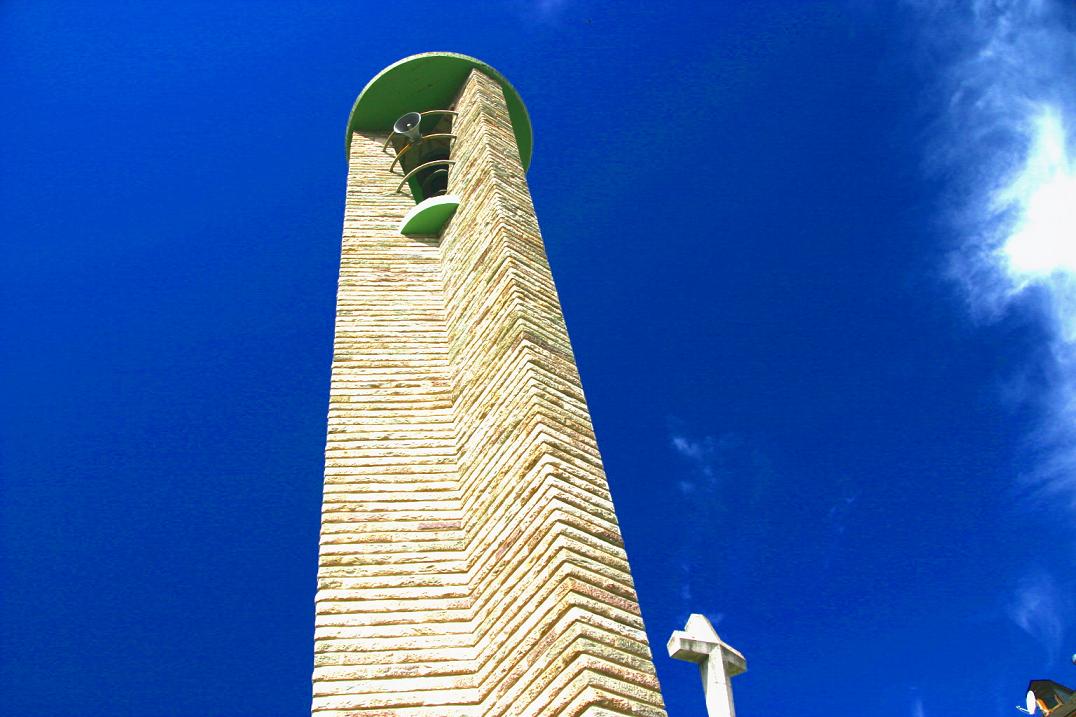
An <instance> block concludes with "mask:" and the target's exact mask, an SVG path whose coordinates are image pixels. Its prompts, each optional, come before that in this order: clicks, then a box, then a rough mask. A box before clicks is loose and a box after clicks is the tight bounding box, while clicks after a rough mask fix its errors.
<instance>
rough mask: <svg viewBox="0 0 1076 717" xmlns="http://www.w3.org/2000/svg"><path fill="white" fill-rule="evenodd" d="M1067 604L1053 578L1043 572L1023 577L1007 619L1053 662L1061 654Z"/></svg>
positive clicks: (1009, 608) (1067, 609) (1066, 617)
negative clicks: (1035, 643) (1030, 638)
mask: <svg viewBox="0 0 1076 717" xmlns="http://www.w3.org/2000/svg"><path fill="white" fill-rule="evenodd" d="M1069 609H1070V605H1069V602H1068V599H1067V598H1066V597H1065V596H1064V593H1063V592H1062V591H1061V590H1060V589H1059V588H1058V586H1057V583H1056V582H1055V581H1054V579H1053V578H1052V577H1051V576H1050V575H1048V574H1046V573H1036V574H1033V575H1030V576H1029V577H1027V578H1025V579H1024V581H1023V582H1022V583H1021V584H1020V586H1019V587H1017V589H1016V591H1015V593H1014V596H1013V599H1012V602H1011V603H1010V605H1009V606H1008V615H1009V618H1010V619H1011V620H1012V621H1013V622H1014V623H1016V625H1017V626H1018V627H1019V628H1020V629H1021V630H1023V631H1024V632H1026V633H1027V634H1028V635H1030V636H1031V637H1033V638H1034V639H1035V640H1036V641H1037V642H1038V643H1039V644H1040V645H1042V647H1043V648H1044V649H1045V650H1046V652H1047V655H1048V658H1049V659H1051V660H1053V659H1056V658H1057V657H1058V655H1059V654H1060V653H1061V647H1062V644H1061V641H1062V639H1063V638H1064V635H1065V630H1066V627H1067V620H1068V612H1069Z"/></svg>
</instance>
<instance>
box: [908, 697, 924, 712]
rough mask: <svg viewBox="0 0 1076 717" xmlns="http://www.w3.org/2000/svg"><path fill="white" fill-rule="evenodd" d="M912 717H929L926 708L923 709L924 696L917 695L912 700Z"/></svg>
mask: <svg viewBox="0 0 1076 717" xmlns="http://www.w3.org/2000/svg"><path fill="white" fill-rule="evenodd" d="M912 717H927V713H926V710H924V709H923V698H921V697H916V698H915V701H914V702H912Z"/></svg>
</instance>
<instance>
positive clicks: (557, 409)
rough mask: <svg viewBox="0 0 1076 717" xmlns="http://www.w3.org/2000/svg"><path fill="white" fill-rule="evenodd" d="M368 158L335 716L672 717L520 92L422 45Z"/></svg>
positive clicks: (327, 531) (357, 219)
mask: <svg viewBox="0 0 1076 717" xmlns="http://www.w3.org/2000/svg"><path fill="white" fill-rule="evenodd" d="M346 147H347V151H348V159H349V171H348V183H347V199H346V205H345V212H344V231H343V246H342V252H341V262H340V280H339V289H338V294H337V313H336V336H335V342H334V351H333V364H332V382H331V391H330V398H329V427H328V440H327V443H326V449H325V487H324V501H323V507H322V528H321V550H320V558H319V568H318V592H317V598H316V628H315V663H314V676H313V683H314V684H313V714H315V715H324V716H326V717H327V716H330V715H331V716H334V717H342V716H343V715H354V716H359V715H369V716H370V717H373V716H374V715H378V716H382V715H401V716H402V715H407V716H408V717H444V716H448V715H451V716H464V717H479V716H485V715H625V714H631V715H647V716H652V717H659V716H661V715H664V714H665V711H664V707H663V703H662V699H661V694H660V692H659V687H658V682H657V678H656V676H655V673H654V667H653V663H652V660H651V653H650V648H649V645H648V643H647V639H646V633H645V631H644V628H643V621H642V617H641V615H640V612H639V606H638V600H637V598H636V594H635V590H634V587H633V585H632V580H631V573H630V570H629V566H628V560H627V555H626V554H625V552H624V546H623V541H622V540H621V536H620V530H619V528H618V526H617V520H616V515H615V513H614V510H613V504H612V500H611V498H610V495H609V489H608V485H607V483H606V478H605V473H604V471H603V468H602V463H601V457H600V455H599V453H598V448H597V444H596V441H595V438H594V432H593V429H592V426H591V422H590V414H589V412H588V410H587V405H586V401H585V399H584V396H583V390H582V387H581V385H580V381H579V375H578V371H577V369H576V365H575V360H574V358H573V355H572V349H571V345H570V343H569V341H568V334H567V330H566V329H565V326H564V318H563V315H562V313H561V309H560V303H559V301H558V298H557V293H556V289H555V287H554V284H553V278H552V276H551V274H550V269H549V264H548V262H547V260H546V256H545V250H544V246H543V244H542V238H541V234H540V232H539V229H538V223H537V220H536V218H535V214H534V207H533V205H532V202H531V196H530V192H529V190H528V188H527V181H526V176H525V172H526V168H527V166H528V165H529V164H530V159H531V152H532V148H533V142H532V135H531V125H530V119H529V117H528V115H527V110H526V108H525V107H524V105H523V102H522V100H521V99H520V96H519V94H518V93H517V92H516V90H515V89H514V88H513V87H512V86H511V85H510V84H509V83H508V81H507V80H505V79H504V77H502V76H501V75H500V74H499V73H498V72H497V71H496V70H494V69H493V68H491V67H490V66H488V65H486V64H485V63H483V62H480V61H479V60H476V59H474V58H471V57H465V56H463V55H457V54H452V53H441V52H439V53H428V54H422V55H416V56H413V57H409V58H406V59H404V60H401V61H400V62H397V63H395V64H393V65H390V66H389V67H387V68H386V69H384V70H383V71H382V72H381V73H379V74H378V75H377V76H376V77H375V78H374V79H373V80H371V81H370V83H369V84H368V85H367V86H366V87H365V89H363V91H362V93H361V94H360V95H359V98H358V100H357V101H356V103H355V107H354V109H353V110H352V112H351V117H350V119H349V122H348V127H347V136H346Z"/></svg>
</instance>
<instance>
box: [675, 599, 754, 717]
mask: <svg viewBox="0 0 1076 717" xmlns="http://www.w3.org/2000/svg"><path fill="white" fill-rule="evenodd" d="M667 647H668V648H669V657H671V658H673V659H675V660H685V661H687V662H695V663H697V664H698V666H699V675H700V676H701V677H702V689H703V692H704V693H705V695H706V713H707V714H708V715H709V716H710V717H736V708H735V707H733V706H732V678H733V677H735V676H736V675H739V674H741V673H744V672H747V660H745V659H744V657H743V655H741V654H740V653H739V651H738V650H735V649H733V648H732V647H729V646H728V645H726V644H725V643H724V642H722V641H721V638H720V637H718V636H717V631H716V630H714V626H713V625H711V624H710V621H709V620H707V619H706V616H705V615H699V614H698V613H693V614H692V615H691V617H689V618H688V619H687V625H685V626H684V629H683V630H677V631H676V632H674V633H673V634H672V637H670V638H669V644H668V645H667Z"/></svg>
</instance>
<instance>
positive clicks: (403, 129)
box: [392, 112, 422, 144]
mask: <svg viewBox="0 0 1076 717" xmlns="http://www.w3.org/2000/svg"><path fill="white" fill-rule="evenodd" d="M421 122H422V115H420V114H419V113H418V112H408V113H407V114H405V115H404V116H403V117H400V119H398V120H396V124H394V125H392V131H393V132H395V133H396V134H398V135H400V136H402V137H405V138H407V142H408V144H410V143H412V142H414V141H415V140H417V139H418V138H419V137H421V136H422V132H421V131H420V130H419V124H420V123H421Z"/></svg>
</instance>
